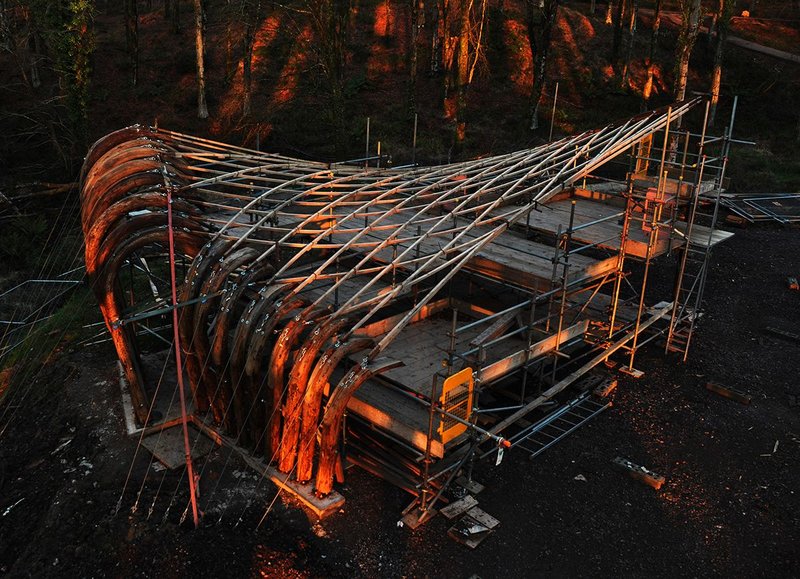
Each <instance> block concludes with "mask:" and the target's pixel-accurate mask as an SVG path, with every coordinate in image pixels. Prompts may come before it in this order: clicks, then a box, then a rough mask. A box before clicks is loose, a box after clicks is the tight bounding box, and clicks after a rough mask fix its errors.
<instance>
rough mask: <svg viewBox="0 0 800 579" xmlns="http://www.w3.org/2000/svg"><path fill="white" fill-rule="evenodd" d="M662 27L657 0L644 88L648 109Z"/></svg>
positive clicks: (659, 0)
mask: <svg viewBox="0 0 800 579" xmlns="http://www.w3.org/2000/svg"><path fill="white" fill-rule="evenodd" d="M660 27H661V0H656V6H655V9H654V11H653V31H652V33H651V34H650V52H649V53H648V56H647V80H645V83H644V89H643V90H642V101H643V104H644V106H643V108H644V109H647V107H648V105H649V103H650V95H651V94H652V92H653V67H654V66H655V64H654V63H653V59H654V58H655V54H656V46H658V29H659V28H660Z"/></svg>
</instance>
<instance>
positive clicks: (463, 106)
mask: <svg viewBox="0 0 800 579" xmlns="http://www.w3.org/2000/svg"><path fill="white" fill-rule="evenodd" d="M471 7H472V1H471V0H461V15H460V21H461V27H460V30H459V34H458V74H457V76H456V90H457V96H456V150H457V151H459V150H460V149H461V145H462V144H463V142H464V138H465V137H466V132H467V122H466V113H467V87H468V86H469V81H468V79H467V75H468V74H469V33H470V24H471V22H470V8H471Z"/></svg>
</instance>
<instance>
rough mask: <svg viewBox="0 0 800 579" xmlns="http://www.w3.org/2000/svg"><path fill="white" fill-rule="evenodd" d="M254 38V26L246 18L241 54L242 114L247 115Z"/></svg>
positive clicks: (248, 111) (249, 104) (249, 106)
mask: <svg viewBox="0 0 800 579" xmlns="http://www.w3.org/2000/svg"><path fill="white" fill-rule="evenodd" d="M254 40H255V26H254V25H253V23H252V22H251V21H250V20H248V21H247V22H245V25H244V36H243V38H242V41H243V43H244V54H243V55H242V85H243V95H242V115H244V116H248V115H249V114H250V109H251V101H252V92H253V42H254Z"/></svg>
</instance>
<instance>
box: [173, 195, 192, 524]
mask: <svg viewBox="0 0 800 579" xmlns="http://www.w3.org/2000/svg"><path fill="white" fill-rule="evenodd" d="M166 191H167V231H168V235H169V275H170V285H171V286H172V288H171V289H172V328H173V334H174V337H175V348H174V349H175V370H176V372H177V374H178V392H179V394H180V401H181V428H182V429H183V445H184V450H185V453H186V473H187V475H188V478H189V497H190V500H191V503H192V519H193V521H194V528H195V529H196V528H197V527H198V526H199V525H200V519H199V516H198V510H197V481H196V480H195V476H194V468H193V467H192V448H191V445H190V444H189V421H188V417H187V415H186V393H185V388H184V383H183V365H182V362H181V337H180V333H179V331H178V290H177V286H176V283H175V240H174V237H173V233H172V186H171V185H169V184H167V186H166Z"/></svg>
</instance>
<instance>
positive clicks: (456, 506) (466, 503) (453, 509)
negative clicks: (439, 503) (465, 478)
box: [439, 495, 478, 519]
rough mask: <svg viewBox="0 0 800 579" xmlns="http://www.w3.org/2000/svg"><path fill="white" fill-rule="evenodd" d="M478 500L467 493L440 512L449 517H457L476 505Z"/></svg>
mask: <svg viewBox="0 0 800 579" xmlns="http://www.w3.org/2000/svg"><path fill="white" fill-rule="evenodd" d="M477 504H478V501H477V500H475V497H473V496H472V495H467V496H465V497H464V498H463V499H460V500H458V501H456V502H454V503H452V504H449V505H447V506H446V507H444V508H443V509H441V510H440V511H439V512H440V513H442V515H444V516H445V517H446V518H448V519H455V518H456V517H457V516H459V515H461V514H463V513H466V512H467V511H468V510H470V509H471V508H472V507H474V506H476V505H477Z"/></svg>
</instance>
